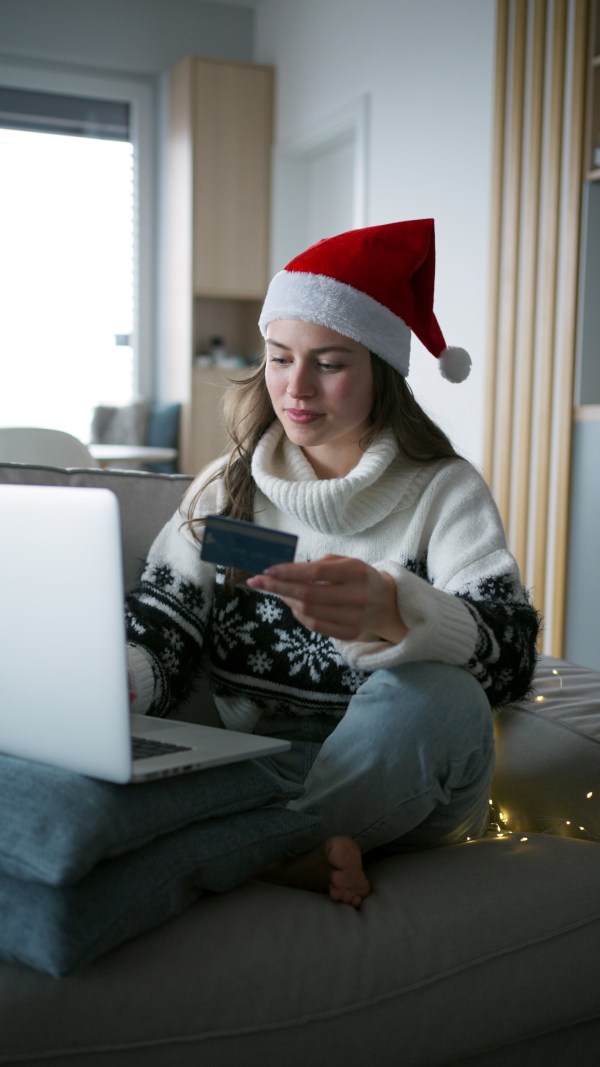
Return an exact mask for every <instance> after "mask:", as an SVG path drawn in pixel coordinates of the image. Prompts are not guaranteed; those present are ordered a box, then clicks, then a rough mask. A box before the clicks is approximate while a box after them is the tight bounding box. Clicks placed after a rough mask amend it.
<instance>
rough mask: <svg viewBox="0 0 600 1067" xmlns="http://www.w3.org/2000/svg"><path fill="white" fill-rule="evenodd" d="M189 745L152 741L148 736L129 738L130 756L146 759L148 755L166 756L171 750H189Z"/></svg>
mask: <svg viewBox="0 0 600 1067" xmlns="http://www.w3.org/2000/svg"><path fill="white" fill-rule="evenodd" d="M191 751H192V750H191V748H190V746H189V745H172V744H170V743H169V742H168V741H154V740H152V739H151V738H149V737H132V738H131V758H132V759H134V760H135V759H148V757H149V756H167V755H170V754H171V753H172V752H191Z"/></svg>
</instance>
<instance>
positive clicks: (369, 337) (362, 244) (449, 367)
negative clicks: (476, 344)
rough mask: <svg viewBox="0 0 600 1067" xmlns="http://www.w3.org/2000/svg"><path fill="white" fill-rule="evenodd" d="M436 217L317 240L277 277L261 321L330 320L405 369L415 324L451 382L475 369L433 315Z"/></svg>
mask: <svg viewBox="0 0 600 1067" xmlns="http://www.w3.org/2000/svg"><path fill="white" fill-rule="evenodd" d="M434 276H435V237H434V228H433V219H417V220H416V221H413V222H392V223H389V224H388V225H386V226H369V227H367V228H366V229H363V230H349V231H348V232H347V233H341V234H338V236H337V237H329V238H327V239H326V240H324V241H319V242H318V243H317V244H315V245H312V246H311V247H310V248H308V249H307V250H306V252H303V253H302V254H301V255H299V256H296V257H295V259H292V261H291V262H290V263H288V265H287V267H286V268H285V270H282V271H280V272H279V274H276V275H275V277H274V278H273V280H272V282H271V284H270V286H269V288H268V291H267V296H266V298H265V302H264V306H263V309H262V313H261V316H260V319H259V327H260V330H261V333H262V335H263V337H266V334H267V326H268V325H269V323H270V322H274V321H275V320H276V319H301V320H302V321H304V322H315V323H318V324H319V325H320V326H329V327H330V328H331V329H333V330H337V332H338V333H341V334H343V335H344V336H345V337H352V338H353V340H355V341H359V342H360V343H361V344H363V345H365V346H366V347H367V348H368V349H369V350H370V351H371V352H374V353H375V355H377V356H381V358H382V359H384V360H385V361H386V363H389V364H391V366H392V367H394V368H395V369H396V370H397V371H398V372H399V373H400V374H402V375H403V376H404V377H406V375H407V374H408V363H409V356H410V334H411V330H412V331H413V333H415V334H416V336H417V337H418V338H419V340H420V341H421V342H422V343H423V344H424V345H425V348H427V349H428V350H429V351H430V352H431V354H432V355H433V356H435V357H436V358H437V359H438V360H439V367H440V371H441V373H442V374H443V376H444V378H447V379H448V381H450V382H462V381H463V380H464V379H465V378H466V377H467V375H468V373H469V370H470V368H471V359H470V356H469V354H468V352H465V350H464V348H448V347H447V346H446V342H445V341H444V337H443V334H442V331H441V330H440V327H439V325H438V322H437V319H436V317H435V315H434V314H433V285H434Z"/></svg>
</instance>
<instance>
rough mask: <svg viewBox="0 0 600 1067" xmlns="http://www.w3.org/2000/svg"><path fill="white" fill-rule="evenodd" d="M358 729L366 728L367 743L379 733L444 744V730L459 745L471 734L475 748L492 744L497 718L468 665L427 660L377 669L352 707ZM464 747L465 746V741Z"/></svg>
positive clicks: (404, 740)
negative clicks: (494, 724) (494, 721)
mask: <svg viewBox="0 0 600 1067" xmlns="http://www.w3.org/2000/svg"><path fill="white" fill-rule="evenodd" d="M348 714H350V717H351V719H352V720H353V725H354V728H356V727H357V725H358V723H361V724H362V725H363V726H364V729H365V730H366V731H367V735H368V739H369V740H368V743H369V744H372V743H373V741H374V740H375V738H376V737H377V735H378V734H380V735H381V740H382V741H384V743H388V744H389V743H390V742H392V739H393V738H394V737H395V736H396V737H397V738H398V740H402V743H403V744H406V743H407V742H409V740H410V738H411V737H413V738H414V740H415V741H416V742H418V743H422V742H423V741H424V740H425V739H426V738H429V739H430V740H431V741H433V740H434V739H435V740H436V741H437V742H438V743H439V742H441V741H442V739H443V737H444V735H446V736H447V738H448V741H451V742H453V744H454V745H456V743H457V742H459V739H461V738H462V744H463V745H464V743H465V742H467V744H468V739H471V741H472V743H474V744H475V746H476V747H479V746H483V747H490V748H491V747H493V720H492V714H491V709H490V704H489V701H488V699H487V697H486V695H485V692H484V690H483V689H482V687H481V685H480V684H479V682H478V681H477V679H476V678H474V677H473V675H472V674H470V673H469V672H468V671H467V670H465V669H464V668H463V667H457V666H454V665H452V664H446V663H437V662H429V661H423V662H418V663H406V664H401V665H400V666H398V667H393V668H391V669H387V670H378V671H374V673H373V674H372V675H370V677H369V678H368V679H367V681H366V682H364V683H363V685H362V686H361V687H360V689H359V690H358V691H357V693H356V694H355V695H354V697H353V698H352V700H351V701H350V704H349V706H348V712H347V716H346V717H348ZM461 747H462V746H461Z"/></svg>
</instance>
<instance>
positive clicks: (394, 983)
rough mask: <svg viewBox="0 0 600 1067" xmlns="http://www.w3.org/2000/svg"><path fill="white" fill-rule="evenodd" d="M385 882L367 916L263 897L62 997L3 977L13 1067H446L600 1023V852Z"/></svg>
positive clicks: (402, 873) (566, 845)
mask: <svg viewBox="0 0 600 1067" xmlns="http://www.w3.org/2000/svg"><path fill="white" fill-rule="evenodd" d="M369 873H370V876H371V879H372V885H373V893H372V895H371V896H370V897H368V898H367V900H366V901H365V902H364V904H363V906H362V908H361V910H360V911H358V912H356V911H355V910H354V909H353V908H350V907H347V906H345V905H336V904H332V903H331V901H330V900H328V898H327V897H326V896H324V895H321V894H318V893H310V892H306V891H303V890H300V889H288V888H284V887H281V886H276V885H268V884H264V883H259V882H249V883H248V884H246V885H244V886H240V887H239V888H237V889H234V890H233V891H232V892H230V893H227V894H224V895H219V896H212V897H205V898H204V899H202V900H200V901H199V902H198V903H197V904H193V905H192V906H191V907H190V908H188V909H187V910H186V911H185V912H184V913H183V914H182V915H179V916H177V917H176V918H175V919H173V920H172V921H170V922H169V923H167V924H164V925H162V926H160V927H159V928H158V929H155V930H153V931H151V932H150V933H148V934H147V935H145V936H144V937H142V938H137V939H136V940H135V941H129V942H128V943H127V944H124V945H122V946H121V947H119V948H118V949H116V950H115V951H114V952H111V953H110V954H109V955H106V956H103V957H102V958H101V959H99V960H97V961H96V962H95V963H93V964H92V965H91V966H90V967H89V968H87V969H86V970H85V971H83V972H82V973H81V974H77V975H73V976H71V977H68V978H65V979H64V980H63V981H61V982H59V983H57V982H55V981H52V980H51V979H49V978H48V977H47V976H45V975H41V974H35V973H33V972H31V971H28V970H27V969H26V968H24V967H8V966H2V965H0V1032H1V1033H2V1042H1V1050H0V1063H2V1062H5V1063H10V1064H14V1063H15V1062H19V1063H21V1062H23V1063H29V1062H31V1063H34V1064H35V1065H36V1067H41V1065H42V1064H48V1067H50V1065H51V1064H54V1063H57V1062H64V1063H65V1064H66V1063H69V1064H71V1063H73V1064H75V1065H76V1067H85V1065H89V1067H92V1065H93V1067H131V1065H132V1064H138V1063H139V1064H140V1065H141V1064H151V1065H152V1067H173V1065H174V1064H177V1067H195V1065H198V1064H210V1067H239V1065H240V1064H244V1065H245V1067H266V1065H269V1067H271V1065H279V1064H285V1065H286V1067H307V1065H308V1064H310V1067H331V1064H332V1063H335V1064H337V1063H340V1064H342V1063H343V1064H344V1065H346V1067H359V1065H361V1067H364V1065H367V1064H373V1063H374V1064H377V1065H379V1067H397V1065H398V1064H403V1065H406V1067H418V1065H420V1067H424V1065H425V1064H427V1065H428V1067H433V1065H434V1064H448V1063H452V1062H454V1061H455V1060H459V1059H460V1058H461V1057H463V1056H464V1057H466V1056H469V1055H473V1056H475V1055H477V1054H478V1053H481V1052H482V1051H484V1050H486V1049H488V1050H489V1049H495V1048H498V1047H500V1046H503V1045H508V1044H509V1043H510V1042H518V1041H525V1040H527V1039H530V1038H532V1037H533V1036H535V1035H536V1034H545V1033H547V1032H549V1031H552V1030H555V1029H558V1028H560V1027H568V1026H572V1025H574V1024H575V1023H578V1022H580V1021H581V1020H584V1019H592V1018H596V1017H597V1016H598V1014H600V1012H599V1010H598V975H599V968H600V964H599V962H598V961H599V959H600V847H598V845H597V844H596V843H593V842H585V841H574V840H566V841H563V840H560V839H559V838H556V837H539V836H535V835H532V837H530V839H529V841H527V842H521V841H520V840H519V838H515V837H505V838H502V839H485V840H483V841H477V842H471V843H467V844H464V845H456V846H453V847H451V848H443V849H431V850H429V851H427V852H419V853H410V854H407V855H405V856H397V857H392V858H388V859H384V860H379V861H377V863H374V864H372V865H371V866H370V867H369ZM597 1051H598V1050H597V1046H592V1053H593V1055H590V1056H589V1057H588V1058H587V1059H583V1060H580V1061H578V1062H581V1063H585V1064H586V1065H587V1064H590V1065H591V1064H592V1063H595V1062H596V1059H595V1058H594V1056H597ZM61 1057H62V1059H61ZM496 1062H501V1063H502V1067H507V1065H511V1067H512V1065H514V1064H517V1063H518V1064H521V1063H523V1064H524V1063H525V1062H527V1063H528V1064H530V1063H531V1064H533V1063H536V1064H540V1063H544V1065H545V1067H547V1065H548V1064H552V1065H553V1067H554V1061H553V1060H549V1061H548V1060H545V1059H541V1060H540V1059H538V1060H535V1059H532V1060H529V1059H527V1060H525V1059H523V1060H521V1059H519V1058H518V1057H517V1056H514V1054H513V1050H511V1049H510V1048H509V1049H508V1050H507V1052H506V1058H505V1059H503V1060H500V1061H496V1060H494V1063H496ZM568 1062H570V1061H569V1060H568V1059H566V1060H563V1061H562V1064H563V1065H564V1064H566V1063H568Z"/></svg>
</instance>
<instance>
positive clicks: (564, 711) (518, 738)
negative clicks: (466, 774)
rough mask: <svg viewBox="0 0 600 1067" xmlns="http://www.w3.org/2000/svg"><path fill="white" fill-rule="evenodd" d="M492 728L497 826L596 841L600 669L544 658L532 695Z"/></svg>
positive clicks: (599, 826)
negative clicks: (590, 668) (494, 750)
mask: <svg viewBox="0 0 600 1067" xmlns="http://www.w3.org/2000/svg"><path fill="white" fill-rule="evenodd" d="M539 698H543V699H539ZM495 728H496V771H495V774H494V780H493V783H492V799H493V806H494V812H495V814H496V815H497V816H498V817H499V818H500V825H501V827H504V826H505V827H506V828H508V829H509V830H513V831H515V832H525V831H530V832H533V831H535V832H537V833H545V834H558V835H559V836H561V837H580V838H583V839H586V840H589V839H594V840H596V841H600V674H599V673H598V672H596V671H592V670H589V669H588V668H586V667H578V666H577V665H575V664H573V663H567V662H565V661H564V660H559V659H553V658H551V657H549V656H542V657H541V658H540V662H539V664H538V667H537V670H536V675H535V680H534V691H533V693H532V695H531V696H530V697H529V698H528V699H527V700H525V701H522V702H521V703H519V704H515V705H512V706H511V707H510V708H508V709H506V710H505V711H503V712H502V713H501V714H500V715H499V716H498V718H497V719H496V723H495ZM590 794H591V795H590Z"/></svg>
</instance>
